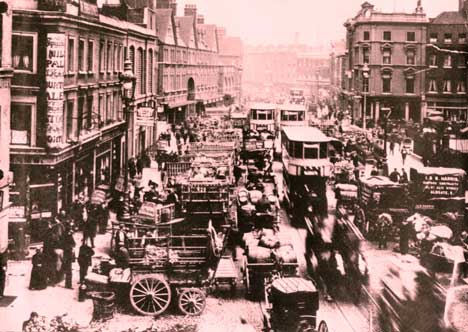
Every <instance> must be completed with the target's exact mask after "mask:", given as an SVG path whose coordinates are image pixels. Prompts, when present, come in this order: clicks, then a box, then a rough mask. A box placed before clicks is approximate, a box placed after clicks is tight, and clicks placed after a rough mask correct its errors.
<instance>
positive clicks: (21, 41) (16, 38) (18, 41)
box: [11, 33, 36, 72]
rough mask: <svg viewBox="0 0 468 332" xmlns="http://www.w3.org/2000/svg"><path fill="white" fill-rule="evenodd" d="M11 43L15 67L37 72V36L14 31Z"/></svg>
mask: <svg viewBox="0 0 468 332" xmlns="http://www.w3.org/2000/svg"><path fill="white" fill-rule="evenodd" d="M11 44H12V45H11V47H12V50H11V52H12V61H13V68H14V69H16V70H22V71H29V72H35V71H36V66H35V61H36V60H35V53H36V36H35V35H26V34H15V33H14V34H13V35H12V40H11Z"/></svg>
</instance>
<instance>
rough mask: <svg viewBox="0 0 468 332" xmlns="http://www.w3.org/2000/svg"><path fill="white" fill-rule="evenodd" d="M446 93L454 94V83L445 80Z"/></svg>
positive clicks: (444, 90)
mask: <svg viewBox="0 0 468 332" xmlns="http://www.w3.org/2000/svg"><path fill="white" fill-rule="evenodd" d="M443 92H444V93H451V92H452V81H450V80H444V89H443Z"/></svg>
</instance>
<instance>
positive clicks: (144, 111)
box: [136, 107, 155, 127]
mask: <svg viewBox="0 0 468 332" xmlns="http://www.w3.org/2000/svg"><path fill="white" fill-rule="evenodd" d="M136 115H137V120H136V121H137V125H138V126H142V127H144V126H148V127H151V126H154V121H155V117H154V116H155V114H154V108H152V107H140V108H138V109H137V114H136Z"/></svg>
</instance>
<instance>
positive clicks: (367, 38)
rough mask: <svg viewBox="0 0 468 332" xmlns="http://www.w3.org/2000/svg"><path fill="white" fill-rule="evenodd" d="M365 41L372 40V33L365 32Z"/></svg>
mask: <svg viewBox="0 0 468 332" xmlns="http://www.w3.org/2000/svg"><path fill="white" fill-rule="evenodd" d="M363 39H364V40H370V32H369V31H364V38H363Z"/></svg>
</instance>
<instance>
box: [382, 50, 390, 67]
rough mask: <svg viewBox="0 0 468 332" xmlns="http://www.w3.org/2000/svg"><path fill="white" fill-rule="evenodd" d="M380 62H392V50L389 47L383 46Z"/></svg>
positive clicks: (387, 63) (386, 63)
mask: <svg viewBox="0 0 468 332" xmlns="http://www.w3.org/2000/svg"><path fill="white" fill-rule="evenodd" d="M382 63H383V64H385V65H389V64H391V63H392V50H391V49H390V48H384V49H383V52H382Z"/></svg>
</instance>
